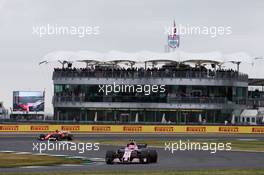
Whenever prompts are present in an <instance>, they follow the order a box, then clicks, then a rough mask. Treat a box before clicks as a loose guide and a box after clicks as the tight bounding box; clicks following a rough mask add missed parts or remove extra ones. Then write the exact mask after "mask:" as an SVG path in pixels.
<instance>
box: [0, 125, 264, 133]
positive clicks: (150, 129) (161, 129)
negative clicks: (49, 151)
mask: <svg viewBox="0 0 264 175" xmlns="http://www.w3.org/2000/svg"><path fill="white" fill-rule="evenodd" d="M55 130H65V131H71V132H94V133H238V134H264V126H206V125H191V126H188V125H167V126H166V125H35V124H34V125H9V124H4V125H3V124H2V125H0V132H50V131H55Z"/></svg>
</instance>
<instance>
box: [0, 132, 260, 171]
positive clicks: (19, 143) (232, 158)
mask: <svg viewBox="0 0 264 175" xmlns="http://www.w3.org/2000/svg"><path fill="white" fill-rule="evenodd" d="M36 137H37V134H20V135H18V134H0V151H5V150H8V151H19V152H33V153H38V151H36V150H34V151H33V142H34V143H36V142H37V141H36ZM195 138H197V139H219V140H221V139H223V140H230V142H231V143H232V140H237V139H244V140H245V141H246V140H252V139H253V140H254V139H257V140H264V136H263V135H189V134H188V135H184V134H177V135H166V134H164V135H155V136H154V135H149V134H141V135H133V136H131V135H128V134H121V135H120V134H116V135H115V134H96V135H88V134H78V135H75V139H76V140H82V141H83V142H89V140H101V139H105V140H120V139H122V140H124V139H126V140H129V139H136V140H137V141H138V142H140V140H146V139H151V140H154V139H158V140H164V142H165V141H173V140H175V142H176V141H179V139H182V140H186V139H192V140H193V139H195ZM117 148H118V146H107V145H100V150H99V151H86V152H85V153H83V154H80V153H78V152H77V151H47V152H45V153H48V154H54V155H72V156H83V157H87V158H100V159H98V160H102V159H103V158H104V156H105V153H106V151H107V150H115V149H117ZM156 149H157V151H158V163H156V164H144V165H142V164H126V165H124V164H114V165H106V164H105V163H104V162H100V161H99V162H96V163H93V164H88V165H81V166H49V167H20V168H0V173H1V172H50V171H67V172H69V171H122V170H124V171H155V170H180V169H185V170H186V169H187V170H190V169H228V168H263V162H264V153H254V152H233V151H231V152H230V151H218V152H217V153H215V154H211V153H210V152H208V151H176V152H174V154H172V153H171V152H169V151H168V150H166V151H165V149H164V148H156Z"/></svg>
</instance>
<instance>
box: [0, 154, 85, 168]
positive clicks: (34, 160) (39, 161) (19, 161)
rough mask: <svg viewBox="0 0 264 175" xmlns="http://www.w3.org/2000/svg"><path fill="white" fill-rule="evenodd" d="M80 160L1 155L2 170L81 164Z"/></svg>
mask: <svg viewBox="0 0 264 175" xmlns="http://www.w3.org/2000/svg"><path fill="white" fill-rule="evenodd" d="M80 163H83V161H82V160H80V159H67V158H64V157H52V156H46V155H31V154H23V155H21V154H13V153H0V168H13V167H20V166H47V165H58V164H80Z"/></svg>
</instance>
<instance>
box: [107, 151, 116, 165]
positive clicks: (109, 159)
mask: <svg viewBox="0 0 264 175" xmlns="http://www.w3.org/2000/svg"><path fill="white" fill-rule="evenodd" d="M114 155H115V152H114V151H107V152H106V155H105V162H106V164H113V163H114V158H115V157H114Z"/></svg>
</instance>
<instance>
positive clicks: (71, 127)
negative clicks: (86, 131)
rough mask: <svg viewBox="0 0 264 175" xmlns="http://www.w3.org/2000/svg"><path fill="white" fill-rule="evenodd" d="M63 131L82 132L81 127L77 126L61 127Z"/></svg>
mask: <svg viewBox="0 0 264 175" xmlns="http://www.w3.org/2000/svg"><path fill="white" fill-rule="evenodd" d="M61 129H62V130H65V131H80V126H78V125H77V126H75V125H71V126H61Z"/></svg>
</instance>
